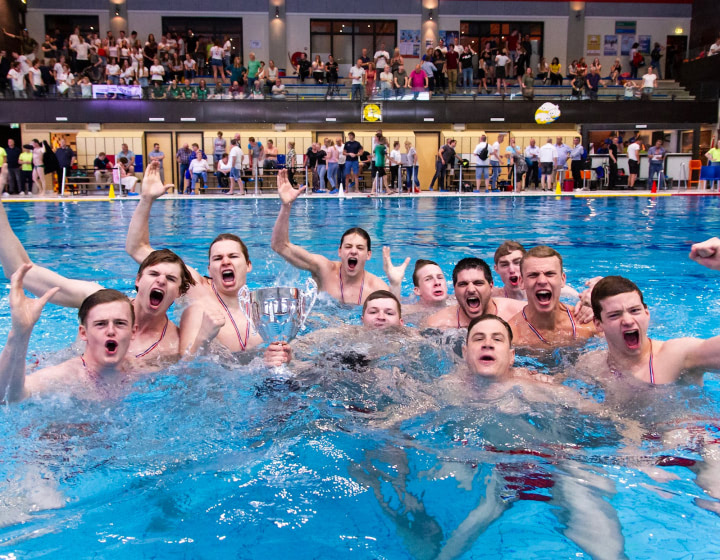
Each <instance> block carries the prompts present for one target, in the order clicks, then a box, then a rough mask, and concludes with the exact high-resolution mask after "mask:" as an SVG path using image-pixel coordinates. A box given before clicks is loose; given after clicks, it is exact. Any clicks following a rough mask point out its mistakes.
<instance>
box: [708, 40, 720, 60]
mask: <svg viewBox="0 0 720 560" xmlns="http://www.w3.org/2000/svg"><path fill="white" fill-rule="evenodd" d="M716 54H720V36H719V37H718V38H717V39H715V42H714V43H713V44H712V45H710V48H709V49H708V56H715V55H716Z"/></svg>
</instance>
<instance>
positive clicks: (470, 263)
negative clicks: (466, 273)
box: [452, 257, 493, 286]
mask: <svg viewBox="0 0 720 560" xmlns="http://www.w3.org/2000/svg"><path fill="white" fill-rule="evenodd" d="M473 269H480V270H482V271H483V274H484V275H485V280H487V281H488V284H492V283H493V279H492V272H490V267H489V266H488V263H486V262H485V261H484V260H482V259H478V258H477V257H465V258H464V259H460V260H459V261H458V263H457V264H456V265H455V268H453V274H452V280H453V286H454V285H455V284H457V279H458V276H459V275H460V273H461V272H462V271H463V270H473Z"/></svg>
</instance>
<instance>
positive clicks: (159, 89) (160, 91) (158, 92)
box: [152, 86, 165, 99]
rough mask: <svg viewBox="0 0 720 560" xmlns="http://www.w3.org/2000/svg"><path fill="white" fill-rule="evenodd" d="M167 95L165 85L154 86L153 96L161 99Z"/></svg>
mask: <svg viewBox="0 0 720 560" xmlns="http://www.w3.org/2000/svg"><path fill="white" fill-rule="evenodd" d="M163 95H165V88H164V87H163V86H155V87H154V88H152V96H153V98H154V99H160V98H161V97H162V96H163Z"/></svg>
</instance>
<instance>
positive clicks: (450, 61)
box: [445, 49, 458, 70]
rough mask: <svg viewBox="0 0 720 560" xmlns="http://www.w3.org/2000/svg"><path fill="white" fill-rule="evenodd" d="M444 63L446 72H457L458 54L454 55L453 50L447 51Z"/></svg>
mask: <svg viewBox="0 0 720 560" xmlns="http://www.w3.org/2000/svg"><path fill="white" fill-rule="evenodd" d="M445 58H446V61H447V69H448V70H457V69H458V53H456V52H455V51H454V50H450V49H448V52H447V55H445Z"/></svg>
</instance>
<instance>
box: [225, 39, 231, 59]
mask: <svg viewBox="0 0 720 560" xmlns="http://www.w3.org/2000/svg"><path fill="white" fill-rule="evenodd" d="M231 51H232V43H231V42H230V39H228V40H227V41H225V44H224V45H223V55H225V56H230V52H231Z"/></svg>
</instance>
